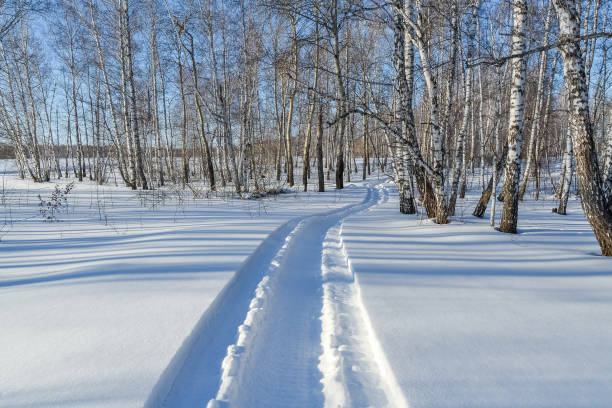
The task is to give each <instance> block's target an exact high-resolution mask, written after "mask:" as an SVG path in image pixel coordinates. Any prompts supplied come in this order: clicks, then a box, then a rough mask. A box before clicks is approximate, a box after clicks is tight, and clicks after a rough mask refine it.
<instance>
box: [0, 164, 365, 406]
mask: <svg viewBox="0 0 612 408" xmlns="http://www.w3.org/2000/svg"><path fill="white" fill-rule="evenodd" d="M0 178H2V179H3V180H2V183H0V184H4V185H5V186H6V192H7V193H6V197H5V198H6V200H4V203H5V204H3V205H2V206H0V210H1V211H2V214H1V216H2V217H1V221H0V226H1V225H3V221H4V220H7V222H9V223H10V222H11V221H12V225H8V226H7V229H5V230H3V231H2V232H0V235H2V237H1V240H0V259H1V262H0V328H1V329H2V333H3V334H2V336H0V367H2V369H1V370H0V401H1V403H0V405H1V406H3V407H5V406H7V407H21V406H41V407H42V406H45V407H48V406H63V407H68V406H74V407H77V406H78V407H90V406H91V407H97V406H104V407H126V406H127V407H129V406H142V405H143V404H144V403H145V401H146V399H147V398H148V396H149V394H150V393H151V391H152V389H153V388H154V386H155V384H156V383H157V382H158V380H159V378H160V376H162V374H163V373H164V371H165V370H169V368H167V367H168V366H169V364H170V363H171V361H172V360H173V357H175V354H176V352H177V350H179V348H180V347H181V345H182V344H183V342H184V341H185V339H186V338H187V337H188V335H189V333H190V332H191V330H192V329H193V328H194V327H195V326H196V324H197V323H198V321H200V318H201V317H202V316H203V314H204V311H206V310H207V308H208V307H209V306H210V305H211V303H212V302H213V300H214V299H215V297H216V296H217V295H218V294H219V292H220V291H221V289H222V288H223V287H224V286H225V285H226V284H227V282H228V281H230V279H231V278H232V276H233V274H234V271H236V270H237V269H239V267H240V264H241V263H242V262H243V261H244V260H245V259H246V258H247V257H248V256H249V255H250V254H251V253H252V252H253V251H254V250H255V249H256V248H257V246H258V245H259V244H260V243H261V242H262V241H263V240H264V239H265V238H266V236H267V235H268V234H270V233H271V232H272V231H274V230H275V229H276V228H278V227H279V226H280V225H282V224H283V223H285V222H287V221H289V220H291V219H292V218H294V217H295V216H296V214H305V215H307V214H312V213H316V212H325V211H329V210H330V209H335V208H338V207H341V206H344V205H347V204H351V203H353V202H356V201H360V200H361V199H362V198H363V197H361V192H357V191H354V190H352V189H347V190H346V191H345V192H334V191H332V192H330V193H327V194H318V193H306V194H299V195H297V196H296V195H295V194H289V195H281V196H278V197H273V198H270V199H263V200H239V201H238V200H224V199H193V197H188V196H187V195H186V194H185V195H184V196H183V197H182V198H180V199H179V198H178V197H177V195H176V194H175V193H173V192H171V191H168V192H167V195H168V197H166V198H165V201H164V202H159V203H157V204H155V206H153V204H152V202H153V198H151V197H149V198H145V199H143V198H142V193H136V192H132V191H128V190H126V189H125V188H123V187H109V186H104V187H96V186H95V185H93V184H89V183H83V184H77V186H76V188H75V190H74V191H73V192H72V193H70V195H69V196H68V203H69V204H68V209H67V210H62V212H61V213H60V214H59V215H58V218H60V219H61V222H43V221H42V220H41V218H40V214H39V213H38V198H36V196H37V195H38V194H40V195H41V196H42V197H43V198H46V197H48V196H49V194H50V192H51V191H52V190H53V184H43V185H40V184H35V183H31V182H29V181H21V180H18V179H16V178H15V177H14V176H12V175H0ZM60 183H61V184H65V183H66V182H65V181H61V182H60ZM153 194H156V193H151V195H153ZM187 194H191V193H187ZM97 197H104V198H105V200H104V205H105V207H104V208H99V207H100V206H101V205H100V206H99V205H98V203H100V202H99V201H97ZM141 204H144V205H141ZM100 212H102V213H103V215H102V217H101V216H100V215H99V214H100ZM234 333H235V327H234V328H233V330H232V336H233V334H234ZM224 352H225V349H223V353H224ZM208 371H210V372H214V375H215V376H216V377H215V378H216V379H218V372H219V370H218V369H217V368H210V369H209V370H208ZM211 375H212V374H211ZM215 381H216V380H215ZM216 387H217V384H216V382H215V383H213V384H211V389H212V388H215V389H216ZM212 396H213V395H210V396H209V397H208V398H211V397H212ZM205 402H206V400H204V404H205Z"/></svg>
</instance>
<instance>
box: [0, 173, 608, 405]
mask: <svg viewBox="0 0 612 408" xmlns="http://www.w3.org/2000/svg"><path fill="white" fill-rule="evenodd" d="M60 184H61V185H65V184H66V182H64V181H62V182H61V183H60ZM2 186H4V188H3V189H1V190H0V211H1V215H2V218H1V219H0V237H1V240H0V330H2V336H0V367H1V369H0V406H2V407H5V406H6V407H26V406H27V407H36V406H40V407H43V406H44V407H47V406H62V407H71V406H72V407H97V406H100V407H132V406H133V407H137V406H142V405H146V406H149V407H160V406H165V407H192V406H201V407H202V406H207V404H208V406H209V407H219V406H226V405H228V403H229V406H235V407H291V406H295V407H317V406H325V407H337V406H347V407H350V406H375V407H384V406H391V407H405V406H410V407H514V406H527V407H600V406H601V407H604V406H609V401H612V260H610V259H604V258H602V257H600V256H597V255H596V253H598V250H599V249H598V246H597V243H596V242H595V239H594V237H593V233H592V232H591V230H590V227H589V226H588V224H587V223H586V221H585V219H584V216H583V215H582V212H581V210H580V208H579V203H578V202H577V201H572V202H571V203H570V206H569V209H568V213H569V214H570V215H568V216H566V217H562V216H559V215H556V214H552V213H551V212H550V209H551V208H552V207H553V206H554V204H553V201H552V200H541V201H539V202H535V201H533V200H532V199H531V198H529V199H528V200H526V201H525V202H524V203H522V204H521V213H520V218H519V234H517V235H512V236H511V235H506V234H501V233H498V232H495V231H493V230H492V229H491V228H490V227H489V226H488V221H487V220H479V219H475V218H474V217H472V216H471V215H470V213H471V210H472V207H473V202H474V199H475V197H474V196H469V197H468V199H467V200H465V201H460V203H459V209H458V211H457V216H456V217H455V218H454V219H453V223H451V224H449V225H445V226H439V225H435V224H431V223H430V222H428V221H427V220H423V219H422V218H421V217H420V216H405V215H401V214H399V213H398V212H397V206H398V204H397V194H396V192H395V189H394V187H393V186H392V185H391V184H389V183H385V182H384V180H383V179H380V180H379V179H378V178H377V177H373V178H372V179H371V180H368V181H367V182H361V181H359V182H356V183H353V184H352V185H350V186H349V187H347V188H345V189H344V190H342V191H336V190H333V189H329V190H328V192H326V193H323V194H319V193H299V194H286V195H281V196H278V197H273V198H269V199H262V200H232V199H222V198H206V197H194V194H192V193H191V192H190V191H187V192H180V191H179V190H175V189H169V190H159V191H155V192H146V193H143V192H132V191H128V190H126V189H125V188H122V187H110V186H104V187H98V186H95V185H93V184H90V183H83V184H77V185H76V187H75V189H74V190H73V191H72V192H70V193H69V194H68V196H67V197H68V199H67V202H68V207H67V209H61V210H60V211H59V212H58V213H57V218H58V219H59V220H60V222H43V221H42V219H41V214H40V208H39V205H38V204H39V199H38V198H37V196H38V195H39V194H40V196H41V197H42V198H43V199H46V200H48V197H50V195H51V193H52V191H53V189H54V185H53V184H43V185H40V184H34V183H30V182H27V181H21V180H17V179H16V178H15V175H14V174H12V173H11V172H10V171H7V172H5V174H4V175H2V174H0V188H2ZM102 197H103V198H104V199H103V200H102V199H101V198H102ZM487 215H488V214H487ZM3 225H4V226H3ZM2 226H3V227H2Z"/></svg>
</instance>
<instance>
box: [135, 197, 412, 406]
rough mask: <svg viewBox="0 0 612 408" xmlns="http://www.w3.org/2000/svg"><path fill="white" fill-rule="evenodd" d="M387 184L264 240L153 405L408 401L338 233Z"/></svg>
mask: <svg viewBox="0 0 612 408" xmlns="http://www.w3.org/2000/svg"><path fill="white" fill-rule="evenodd" d="M353 188H359V187H353ZM385 190H386V189H384V188H380V186H376V188H374V187H372V186H368V187H367V192H366V194H365V195H366V196H365V199H364V200H363V201H362V202H361V203H358V204H353V205H349V206H346V207H344V208H341V209H338V210H333V211H330V212H327V213H324V214H319V215H312V216H308V217H301V218H297V219H294V220H292V221H290V222H288V223H287V224H285V225H283V226H282V227H281V228H279V229H278V230H276V231H275V232H274V233H272V234H271V235H270V236H269V237H268V238H266V240H264V242H263V243H262V244H261V245H260V246H259V247H258V248H257V250H256V251H255V252H254V253H253V254H252V255H251V256H250V257H249V258H248V259H247V261H245V263H244V264H243V266H242V267H241V268H240V270H239V271H238V272H237V273H236V275H235V276H234V278H233V279H232V281H230V283H228V285H227V286H226V288H224V290H223V291H222V292H221V293H220V294H219V296H218V297H217V299H216V300H215V302H214V303H213V304H212V305H211V307H209V309H208V310H207V312H206V313H205V314H204V316H203V317H202V319H201V321H200V322H199V323H198V325H197V326H196V328H195V329H194V331H193V333H192V334H191V335H190V337H189V338H188V339H187V340H186V341H185V343H184V345H183V346H182V347H181V349H180V350H179V352H178V353H177V355H176V356H175V358H174V359H173V362H172V363H171V365H170V366H169V367H168V368H167V369H166V372H165V373H164V375H163V376H162V378H161V379H160V381H159V382H158V384H157V386H156V388H155V389H154V391H153V393H152V394H151V396H150V397H149V400H148V403H147V406H177V404H181V405H182V406H184V405H186V404H187V403H189V404H194V405H200V406H203V405H204V404H206V402H207V401H208V405H207V407H208V408H216V407H247V406H248V407H255V408H256V407H334V408H335V407H367V406H376V407H385V406H389V407H403V406H407V405H406V403H405V399H404V397H403V395H402V394H401V391H400V390H399V387H398V386H397V384H396V382H395V380H394V378H393V374H392V373H391V371H390V369H389V366H388V363H387V362H386V357H385V356H384V354H383V353H382V350H381V349H380V346H379V345H378V343H377V340H376V338H375V335H374V333H373V331H372V328H371V325H370V323H369V318H368V316H367V312H366V311H365V308H364V307H363V304H362V302H361V297H360V295H359V288H358V285H357V283H356V282H355V279H354V276H353V272H352V270H351V267H350V261H349V260H348V257H347V256H346V251H345V249H344V245H343V242H342V237H341V230H342V221H343V220H344V219H345V218H346V217H348V216H350V215H352V214H355V213H357V212H359V211H363V210H365V209H367V208H369V207H372V206H374V205H376V204H377V203H379V202H381V201H382V200H384V198H385V197H386V191H385ZM221 350H223V353H221ZM214 366H216V367H220V368H219V369H218V370H217V372H216V373H214V371H215V370H212V369H211V368H212V367H214ZM211 372H213V373H212V374H211Z"/></svg>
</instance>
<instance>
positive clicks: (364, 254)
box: [343, 186, 612, 408]
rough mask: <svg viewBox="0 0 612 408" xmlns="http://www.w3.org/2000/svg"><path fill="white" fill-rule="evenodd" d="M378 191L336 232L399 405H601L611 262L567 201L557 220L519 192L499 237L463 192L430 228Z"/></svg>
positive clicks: (610, 383)
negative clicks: (445, 217)
mask: <svg viewBox="0 0 612 408" xmlns="http://www.w3.org/2000/svg"><path fill="white" fill-rule="evenodd" d="M387 193H388V200H383V202H382V203H381V204H380V205H378V206H376V207H374V208H372V209H371V211H367V212H362V213H359V214H356V215H355V216H352V217H350V218H348V219H347V221H346V222H345V223H344V229H343V235H344V241H345V243H346V247H347V252H348V255H349V258H350V259H351V264H352V266H353V270H354V272H355V273H356V275H357V278H358V282H359V287H360V289H361V295H362V298H363V302H364V304H365V307H366V309H367V311H368V315H369V316H370V318H371V320H372V325H373V328H374V330H375V332H376V334H377V337H378V339H379V341H380V343H381V344H382V348H383V350H384V351H385V354H386V355H387V359H388V361H389V362H390V364H391V368H392V370H393V372H394V374H395V376H396V379H397V381H398V383H399V385H400V387H401V389H402V390H403V392H404V394H405V396H406V399H407V400H408V401H409V403H410V406H411V407H414V408H420V407H428V408H432V407H483V408H484V407H489V408H490V407H585V408H587V407H591V408H594V407H602V408H603V407H610V404H611V401H612V259H607V258H603V257H601V256H597V255H596V254H597V253H600V252H599V247H598V245H597V242H596V241H595V238H594V236H593V233H592V230H591V229H590V227H589V225H588V224H587V222H586V220H585V218H584V216H583V214H582V210H581V209H580V204H579V202H578V201H576V200H572V201H571V203H570V205H569V207H568V214H569V215H567V216H560V215H557V214H552V213H551V208H552V207H555V206H556V202H555V201H553V200H552V199H548V200H546V199H545V200H543V201H538V202H536V201H534V200H533V199H531V198H530V199H527V200H526V201H525V202H523V203H521V206H520V215H519V231H518V232H519V233H518V234H517V235H507V234H502V233H499V232H496V231H493V230H492V229H491V228H490V227H489V226H488V220H480V219H477V218H475V217H472V216H471V215H470V213H471V211H472V209H473V204H474V202H475V201H474V199H473V198H474V197H471V199H470V197H468V200H467V201H468V203H467V204H463V203H462V204H461V206H462V207H463V208H462V209H459V210H458V211H457V213H458V215H457V217H455V218H454V219H453V222H452V223H451V224H448V225H435V224H433V225H432V224H431V223H428V222H422V221H421V220H420V219H419V218H418V217H414V216H410V217H409V216H400V215H398V214H397V211H396V209H397V205H398V204H397V195H396V194H395V190H394V188H393V187H391V186H386V187H385V189H384V194H387ZM487 217H488V212H487Z"/></svg>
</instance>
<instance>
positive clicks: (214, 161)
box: [0, 0, 612, 256]
mask: <svg viewBox="0 0 612 408" xmlns="http://www.w3.org/2000/svg"><path fill="white" fill-rule="evenodd" d="M511 3H512V4H511ZM582 3H584V4H582ZM2 10H3V13H2V26H1V27H2V29H1V30H0V33H1V35H2V49H1V51H2V68H1V69H0V76H1V87H2V89H1V92H0V101H1V112H0V115H1V117H2V122H1V132H2V133H1V137H2V138H3V139H4V141H5V143H7V144H9V145H10V146H11V147H12V151H13V154H14V157H15V160H16V162H17V164H18V168H19V173H20V175H21V176H22V177H31V178H32V179H33V180H35V181H37V182H46V181H49V180H51V179H56V178H61V177H76V178H78V180H79V181H82V180H83V179H84V178H86V177H89V178H90V179H91V180H95V181H96V182H97V183H106V182H108V179H109V177H110V175H111V174H114V173H117V174H118V175H119V176H120V182H121V183H122V184H125V185H126V186H129V187H131V188H132V189H139V188H142V189H145V190H146V189H155V188H157V187H160V186H164V185H165V184H167V183H174V184H177V183H178V184H181V185H183V186H184V185H186V184H188V183H190V182H192V181H193V180H206V181H207V182H208V186H209V188H210V190H211V191H215V190H216V188H217V186H218V185H221V186H223V187H225V186H227V185H231V186H232V188H233V190H234V191H235V192H236V193H237V194H238V195H240V194H242V193H243V192H248V191H249V190H256V191H257V190H261V189H265V188H266V186H267V185H269V184H271V183H272V182H274V181H277V182H278V181H281V180H282V181H283V182H285V183H286V184H287V185H288V186H290V187H293V186H294V185H296V184H298V185H300V186H302V187H303V189H304V190H306V189H308V185H309V176H310V177H314V175H315V174H316V178H317V180H318V181H317V183H313V184H314V185H313V186H311V188H312V187H317V188H319V189H322V188H324V187H323V184H324V183H323V180H324V178H326V177H327V178H330V177H333V178H334V179H335V187H336V188H337V189H341V188H343V185H344V182H345V180H346V181H350V179H351V173H353V172H355V174H354V175H353V176H352V177H353V178H356V177H363V178H365V173H366V166H363V169H362V172H361V173H362V174H357V173H358V172H359V169H358V168H357V167H358V166H357V163H356V158H357V157H361V158H362V159H363V162H364V163H367V167H368V168H367V171H371V166H372V165H376V166H383V167H385V166H386V165H387V164H390V166H391V168H392V173H393V179H394V181H395V183H396V184H397V187H398V191H399V194H400V196H401V200H400V211H401V212H402V213H407V214H411V213H414V212H415V211H416V206H417V202H416V200H418V204H419V205H422V206H423V207H424V208H425V210H426V211H427V215H428V216H429V217H430V218H435V219H436V222H437V223H440V224H444V223H447V222H448V217H449V216H451V215H453V214H454V209H455V203H456V200H457V197H458V196H459V197H463V195H464V192H465V186H466V180H467V179H469V178H470V177H473V175H474V174H475V173H474V169H475V168H478V169H480V172H479V173H480V176H479V177H480V180H479V181H478V183H479V184H480V185H481V187H482V198H481V201H480V203H479V206H478V208H476V209H475V211H474V215H476V216H482V215H483V213H484V208H485V207H486V205H487V203H488V202H489V201H490V197H491V196H494V195H496V194H492V192H493V190H494V189H495V191H497V190H496V188H497V185H498V183H499V182H500V180H503V186H502V188H501V192H500V194H499V199H500V201H503V212H502V217H501V221H500V224H499V230H500V231H503V232H508V233H514V232H516V225H517V218H518V202H519V200H522V199H523V196H524V194H525V191H526V188H527V186H528V185H529V184H530V183H534V182H535V184H536V188H539V187H538V185H539V183H540V180H541V178H543V177H547V174H550V171H551V170H550V166H551V162H554V163H561V173H560V174H561V177H560V179H559V182H558V185H556V186H555V189H556V194H557V195H558V196H559V205H558V207H557V208H556V210H555V211H556V213H557V214H564V213H565V208H566V203H567V198H568V194H569V190H570V184H571V180H572V177H573V174H574V172H575V175H576V177H575V178H576V180H577V185H576V188H577V190H578V191H579V194H580V197H581V199H582V203H583V209H584V212H585V214H586V216H587V218H588V220H589V222H590V224H591V225H592V227H593V230H594V232H595V235H596V236H597V239H598V241H599V243H600V246H601V250H602V253H603V254H604V255H607V256H610V255H612V236H611V234H610V231H611V230H612V215H611V214H612V213H611V211H612V210H611V208H612V207H611V206H612V136H611V134H612V132H611V130H610V129H611V128H612V121H611V120H610V119H609V116H610V112H611V109H612V108H611V105H610V86H611V85H610V84H611V79H610V77H611V74H610V71H612V70H609V69H608V61H609V59H610V50H609V48H610V46H609V39H610V37H611V35H612V34H611V30H610V26H611V25H610V18H611V17H610V16H609V15H608V14H609V12H610V4H609V3H608V2H606V1H603V2H602V1H601V0H589V1H586V2H578V1H558V2H555V1H550V2H549V1H515V2H508V1H500V2H497V1H490V2H489V1H482V0H480V1H432V2H430V1H414V2H411V1H401V0H398V1H383V0H372V1H367V0H359V1H355V0H351V1H342V0H329V1H326V0H321V1H312V0H311V1H280V0H279V1H272V0H270V1H268V0H262V1H244V0H241V1H232V0H227V1H211V0H200V1H188V2H177V1H169V0H163V1H160V0H150V1H145V0H135V1H128V0H117V1H94V0H91V1H90V0H87V1H76V0H73V1H69V0H65V1H54V2H51V3H45V2H39V1H35V0H29V1H24V0H20V1H17V0H13V1H8V2H5V3H4V5H3V6H2ZM298 166H301V168H302V171H301V172H300V173H301V176H302V180H297V181H296V179H295V175H296V168H297V167H298ZM491 203H492V204H491V205H495V201H494V200H492V201H491ZM492 222H493V221H492Z"/></svg>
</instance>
